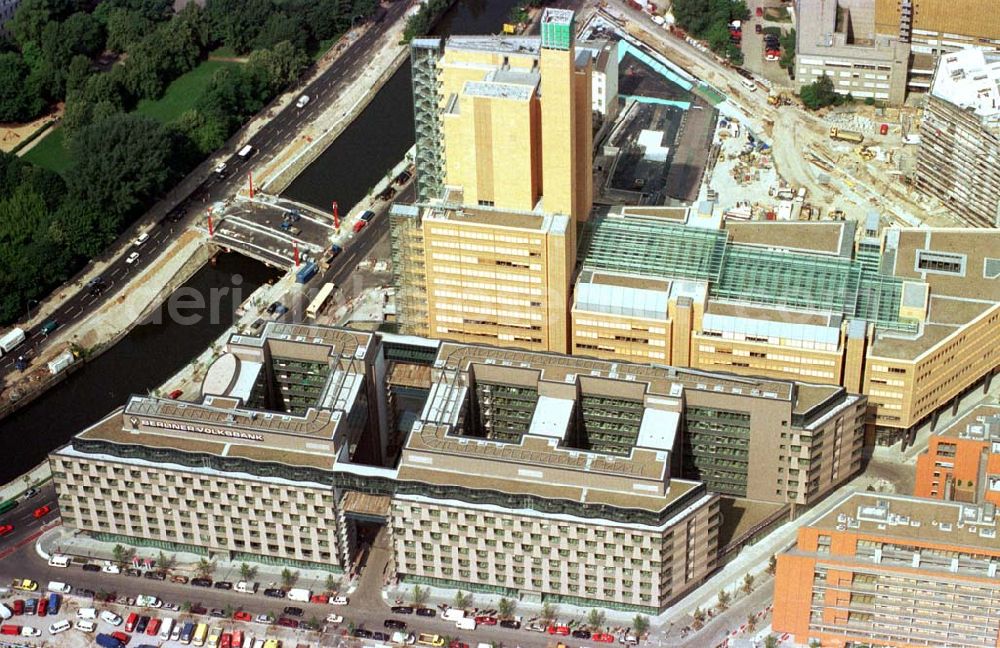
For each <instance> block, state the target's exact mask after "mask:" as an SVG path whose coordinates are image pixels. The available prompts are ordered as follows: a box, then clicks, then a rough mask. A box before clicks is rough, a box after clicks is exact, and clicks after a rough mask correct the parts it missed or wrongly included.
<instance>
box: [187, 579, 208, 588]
mask: <svg viewBox="0 0 1000 648" xmlns="http://www.w3.org/2000/svg"><path fill="white" fill-rule="evenodd" d="M190 583H191V584H192V585H194V586H195V587H211V586H212V579H211V578H192V579H191V581H190Z"/></svg>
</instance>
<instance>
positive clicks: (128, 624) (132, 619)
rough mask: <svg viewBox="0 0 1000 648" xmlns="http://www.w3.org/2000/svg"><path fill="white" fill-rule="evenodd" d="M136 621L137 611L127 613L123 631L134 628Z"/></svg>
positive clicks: (137, 619)
mask: <svg viewBox="0 0 1000 648" xmlns="http://www.w3.org/2000/svg"><path fill="white" fill-rule="evenodd" d="M138 622H139V614H138V613H137V612H133V613H132V614H130V615H128V618H126V619H125V632H132V631H133V630H135V624H136V623H138Z"/></svg>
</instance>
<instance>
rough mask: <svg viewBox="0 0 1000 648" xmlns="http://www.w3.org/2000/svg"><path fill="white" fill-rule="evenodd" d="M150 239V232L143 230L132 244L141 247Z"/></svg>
mask: <svg viewBox="0 0 1000 648" xmlns="http://www.w3.org/2000/svg"><path fill="white" fill-rule="evenodd" d="M148 240H149V232H143V233H142V234H140V235H139V236H137V237H135V240H134V241H132V245H134V246H136V247H139V246H140V245H142V244H143V243H145V242H146V241H148Z"/></svg>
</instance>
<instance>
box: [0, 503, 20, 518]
mask: <svg viewBox="0 0 1000 648" xmlns="http://www.w3.org/2000/svg"><path fill="white" fill-rule="evenodd" d="M15 506H17V500H16V499H11V500H7V501H6V502H4V503H3V504H0V515H3V514H4V513H6V512H7V511H9V510H11V509H12V508H14V507H15Z"/></svg>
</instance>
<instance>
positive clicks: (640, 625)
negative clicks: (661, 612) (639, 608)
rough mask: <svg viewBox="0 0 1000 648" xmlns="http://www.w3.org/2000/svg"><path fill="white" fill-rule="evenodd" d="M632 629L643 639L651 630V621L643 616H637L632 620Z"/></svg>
mask: <svg viewBox="0 0 1000 648" xmlns="http://www.w3.org/2000/svg"><path fill="white" fill-rule="evenodd" d="M632 629H633V630H635V634H636V635H638V636H640V637H641V636H642V635H644V634H646V631H647V630H649V619H648V618H647V617H645V616H643V615H641V614H637V615H635V618H634V619H632Z"/></svg>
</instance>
